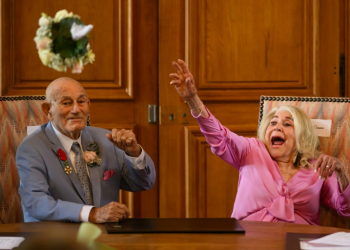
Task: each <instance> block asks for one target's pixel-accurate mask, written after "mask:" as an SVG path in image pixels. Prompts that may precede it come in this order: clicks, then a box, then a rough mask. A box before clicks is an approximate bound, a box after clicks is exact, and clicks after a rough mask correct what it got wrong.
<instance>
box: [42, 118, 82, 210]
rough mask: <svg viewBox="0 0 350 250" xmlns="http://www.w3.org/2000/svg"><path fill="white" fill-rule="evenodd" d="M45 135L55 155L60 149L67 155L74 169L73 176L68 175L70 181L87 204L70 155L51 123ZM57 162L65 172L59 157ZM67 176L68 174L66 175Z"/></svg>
mask: <svg viewBox="0 0 350 250" xmlns="http://www.w3.org/2000/svg"><path fill="white" fill-rule="evenodd" d="M45 133H46V136H47V138H48V139H49V141H50V142H51V143H52V144H54V145H53V146H52V150H53V151H54V152H55V154H57V151H58V150H59V149H62V150H63V151H64V153H65V154H66V156H67V161H68V163H69V166H70V167H71V168H72V170H73V172H72V173H71V174H67V175H68V177H69V179H70V180H71V182H72V183H73V185H74V187H75V190H76V191H77V193H78V194H79V196H80V198H81V199H82V201H83V202H84V203H85V204H87V201H86V198H85V194H84V191H83V189H82V187H81V185H80V181H79V177H78V176H77V174H76V173H75V171H74V168H73V165H72V162H71V160H70V158H69V157H68V153H67V152H66V150H65V149H64V148H63V146H62V144H61V142H60V140H59V139H58V137H57V136H56V134H55V131H54V130H53V128H52V124H51V122H49V123H48V124H47V126H46V128H45ZM57 160H58V161H59V164H60V165H61V167H62V171H63V172H64V168H65V165H64V163H63V161H61V160H60V158H59V156H58V155H57ZM65 174H66V173H65Z"/></svg>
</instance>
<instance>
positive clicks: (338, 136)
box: [259, 96, 350, 229]
mask: <svg viewBox="0 0 350 250" xmlns="http://www.w3.org/2000/svg"><path fill="white" fill-rule="evenodd" d="M282 105H293V106H297V107H299V108H302V109H303V110H304V111H305V112H306V114H307V115H309V117H310V118H311V119H324V120H332V125H331V130H330V136H329V137H319V141H320V150H321V151H322V152H323V153H325V154H328V155H332V156H335V157H337V158H338V159H340V160H341V161H342V162H343V163H344V165H345V168H346V170H347V174H348V176H350V164H349V163H350V158H349V156H350V140H349V137H350V126H349V125H350V98H315V97H286V96H278V97H277V96H262V97H261V99H260V115H259V123H260V121H261V119H262V117H263V116H264V115H266V114H267V113H268V112H270V111H271V110H272V109H273V108H274V107H276V106H277V107H279V106H282ZM320 217H321V224H322V225H323V226H333V227H342V228H349V229H350V218H345V217H342V216H339V215H338V214H337V213H336V211H333V210H332V209H330V208H328V207H325V206H321V208H320Z"/></svg>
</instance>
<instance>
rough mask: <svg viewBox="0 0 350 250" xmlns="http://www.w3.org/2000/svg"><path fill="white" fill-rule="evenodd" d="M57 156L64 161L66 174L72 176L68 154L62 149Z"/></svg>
mask: <svg viewBox="0 0 350 250" xmlns="http://www.w3.org/2000/svg"><path fill="white" fill-rule="evenodd" d="M57 155H58V157H59V158H60V160H61V161H63V164H64V172H65V173H66V174H71V173H72V172H73V169H72V168H71V167H70V166H69V162H68V161H67V155H66V153H65V152H64V151H63V150H62V149H59V150H57Z"/></svg>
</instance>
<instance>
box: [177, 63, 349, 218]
mask: <svg viewBox="0 0 350 250" xmlns="http://www.w3.org/2000/svg"><path fill="white" fill-rule="evenodd" d="M173 66H174V67H175V68H176V70H177V73H172V74H170V77H172V78H173V80H172V81H171V83H170V84H171V85H174V86H175V87H176V89H177V91H178V93H179V94H180V95H181V96H182V98H183V99H184V100H185V101H186V103H187V104H188V106H189V107H190V109H191V113H192V115H193V116H194V117H195V118H196V119H197V121H198V123H199V125H200V127H201V131H202V133H203V134H204V136H205V137H206V140H207V142H208V143H209V145H210V146H211V149H212V151H213V153H214V154H216V155H218V156H219V157H220V158H221V159H223V160H224V161H226V162H228V163H229V164H230V165H232V166H233V167H235V168H236V169H237V170H238V171H239V182H238V191H237V196H236V201H235V205H234V209H233V213H232V217H235V218H237V219H240V220H254V221H279V222H291V223H300V224H316V225H319V224H320V221H319V213H318V211H319V207H320V202H322V203H323V204H325V205H326V206H329V207H331V208H333V209H336V210H337V212H338V213H339V214H340V215H343V216H350V187H349V186H350V185H349V179H348V177H347V175H346V172H345V169H344V167H343V165H342V164H341V162H340V161H339V160H337V159H336V158H334V157H331V156H327V155H323V154H321V153H320V152H319V151H318V150H317V149H316V148H317V146H318V137H317V135H316V134H315V132H314V130H313V128H312V125H311V121H310V119H309V118H308V117H307V115H306V114H305V113H304V112H303V111H302V110H301V109H299V108H297V107H294V106H282V107H280V108H275V109H274V110H273V111H272V112H270V113H269V114H268V115H267V116H265V117H264V118H263V120H262V122H261V125H260V127H259V130H258V139H256V138H245V137H242V136H238V135H236V134H235V133H232V132H231V131H229V130H228V129H227V128H225V127H224V126H222V125H221V124H220V122H219V121H218V120H217V119H215V117H214V116H213V115H212V114H211V113H210V112H209V110H208V109H207V108H206V107H205V106H204V104H203V103H202V102H201V100H200V99H199V97H198V95H197V89H196V87H195V84H194V80H193V76H192V74H191V72H190V71H189V69H188V67H187V65H186V63H185V62H184V61H182V60H178V62H173Z"/></svg>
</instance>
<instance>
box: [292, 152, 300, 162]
mask: <svg viewBox="0 0 350 250" xmlns="http://www.w3.org/2000/svg"><path fill="white" fill-rule="evenodd" d="M298 155H299V153H298V152H297V154H296V155H295V156H294V158H293V163H294V164H295V162H296V161H297V158H298Z"/></svg>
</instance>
